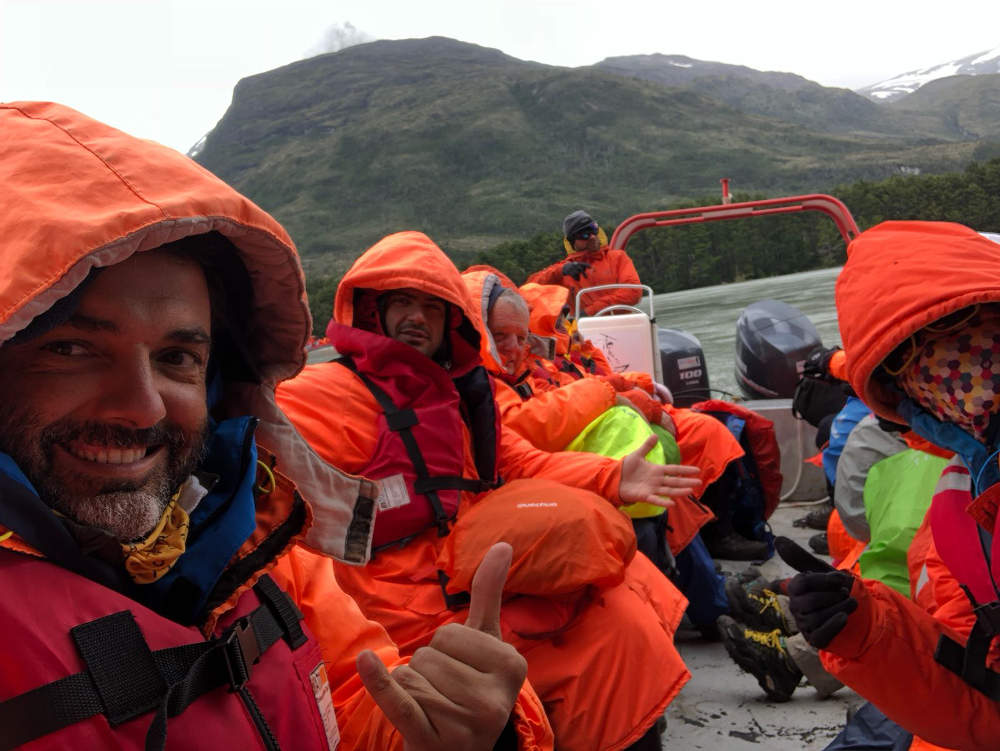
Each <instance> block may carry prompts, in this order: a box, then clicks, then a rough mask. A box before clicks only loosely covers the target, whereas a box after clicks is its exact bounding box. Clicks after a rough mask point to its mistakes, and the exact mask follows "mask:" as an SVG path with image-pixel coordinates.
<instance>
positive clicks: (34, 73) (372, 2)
mask: <svg viewBox="0 0 1000 751" xmlns="http://www.w3.org/2000/svg"><path fill="white" fill-rule="evenodd" d="M951 8H954V11H951ZM434 35H440V36H448V37H452V38H455V39H459V40H462V41H465V42H473V43H476V44H481V45H484V46H487V47H496V48H499V49H500V50H502V51H504V52H506V53H507V54H509V55H512V56H514V57H518V58H521V59H523V60H535V61H538V62H542V63H548V64H551V65H566V66H579V65H589V64H592V63H595V62H597V61H599V60H601V59H603V58H605V57H609V56H614V55H633V54H649V53H654V52H661V53H664V54H678V55H687V56H689V57H693V58H697V59H700V60H713V61H718V62H725V63H733V64H739V65H747V66H750V67H752V68H757V69H759V70H781V71H790V72H793V73H798V74H800V75H802V76H805V77H806V78H809V79H812V80H814V81H817V82H818V83H821V84H824V85H826V86H844V87H848V88H860V87H862V86H865V85H867V84H871V83H876V82H878V81H881V80H883V79H886V78H890V77H892V76H895V75H897V74H899V73H904V72H906V71H910V70H913V69H916V68H922V67H928V66H931V65H936V64H938V63H943V62H947V61H949V60H953V59H956V58H960V57H965V56H967V55H971V54H973V53H977V52H982V51H985V50H988V49H992V48H995V47H998V46H1000V0H962V1H961V2H956V3H942V2H940V0H938V1H937V2H933V3H931V2H925V0H909V1H908V2H899V1H898V0H839V1H838V0H830V1H829V2H822V0H798V1H797V2H791V1H786V0H742V1H740V2H737V1H736V0H714V2H713V1H712V0H701V1H700V2H699V0H505V1H502V2H501V1H497V2H490V0H454V1H452V0H417V1H414V0H233V1H231V0H0V101H13V100H18V99H49V100H54V101H59V102H64V103H66V104H69V105H71V106H73V107H75V108H77V109H79V110H81V111H83V112H85V113H87V114H89V115H92V116H94V117H97V118H98V119H101V120H104V121H106V122H108V123H110V124H112V125H114V126H116V127H118V128H121V129H122V130H126V131H128V132H130V133H133V134H135V135H137V136H142V137H144V138H152V139H155V140H158V141H161V142H163V143H165V144H167V145H169V146H172V147H174V148H176V149H179V150H181V151H187V150H188V148H190V147H191V146H192V145H193V144H194V143H195V142H196V141H198V139H199V138H201V136H203V135H204V134H205V133H206V132H208V131H209V130H211V128H212V127H213V126H214V125H215V123H216V122H217V121H218V120H219V118H221V117H222V115H223V113H224V112H225V111H226V107H227V106H228V105H229V102H230V99H231V97H232V90H233V87H234V86H235V85H236V82H237V81H238V80H239V79H240V78H243V77H244V76H248V75H252V74H254V73H261V72H263V71H266V70H271V69H273V68H276V67H279V66H281V65H284V64H286V63H290V62H293V61H295V60H299V59H301V58H303V57H308V56H310V55H311V54H314V53H315V52H316V51H317V50H319V49H322V48H323V46H324V45H327V46H330V45H332V46H337V45H338V44H342V43H343V41H344V40H345V39H349V40H351V41H356V40H364V39H368V40H371V39H403V38H409V37H426V36H434ZM0 137H2V134H0Z"/></svg>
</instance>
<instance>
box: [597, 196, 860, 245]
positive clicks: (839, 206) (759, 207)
mask: <svg viewBox="0 0 1000 751" xmlns="http://www.w3.org/2000/svg"><path fill="white" fill-rule="evenodd" d="M724 190H725V188H724ZM802 211H819V212H821V213H823V214H826V215H827V216H828V217H830V218H831V219H832V220H833V222H834V224H836V225H837V229H838V230H839V231H840V236H841V237H843V238H844V242H845V243H849V242H850V241H851V240H853V239H854V238H855V237H857V236H858V235H859V234H861V231H860V230H859V229H858V225H857V224H856V223H855V221H854V217H852V216H851V212H850V211H849V210H848V208H847V206H845V205H844V204H843V202H841V201H839V200H838V199H836V198H834V197H833V196H828V195H824V194H822V193H814V194H810V195H805V196H788V197H787V198H766V199H763V200H760V201H745V202H743V203H729V204H719V205H718V206H700V207H698V208H693V209H673V210H671V211H650V212H647V213H645V214H634V215H632V216H630V217H629V218H628V219H626V220H625V221H624V222H622V223H621V224H619V225H618V228H617V229H616V230H615V233H614V234H613V235H612V236H611V242H610V245H611V247H612V248H620V249H622V250H624V249H625V246H626V245H628V241H629V239H631V237H632V235H634V234H635V233H636V232H638V231H640V230H644V229H650V228H651V227H671V226H677V225H681V224H700V223H702V222H714V221H717V220H720V219H743V218H746V217H756V216H773V215H775V214H794V213H798V212H802Z"/></svg>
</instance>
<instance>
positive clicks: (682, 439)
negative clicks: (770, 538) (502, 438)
mask: <svg viewBox="0 0 1000 751" xmlns="http://www.w3.org/2000/svg"><path fill="white" fill-rule="evenodd" d="M520 292H521V294H522V296H523V297H524V298H525V300H526V301H527V302H528V304H529V306H530V309H531V315H530V319H529V326H530V329H531V333H532V335H533V337H534V338H535V339H537V340H540V341H541V342H542V343H543V344H547V345H548V347H549V348H550V349H551V351H552V352H553V353H554V359H549V358H548V357H545V356H543V355H542V354H539V352H538V351H535V350H532V351H531V352H530V353H529V355H528V357H527V363H528V364H527V367H526V368H525V369H526V370H527V371H528V372H529V373H530V375H531V384H532V387H533V388H536V389H537V390H538V391H542V390H544V389H545V388H547V387H548V388H557V387H558V386H561V385H565V384H567V383H573V382H575V381H578V380H581V379H582V380H592V379H593V378H597V379H603V380H605V381H607V382H608V383H610V384H612V385H613V386H614V387H615V389H616V390H617V391H619V392H621V393H622V394H623V396H625V397H626V398H627V399H629V401H631V402H632V404H633V405H634V406H635V407H636V408H637V409H639V411H640V412H642V413H643V415H644V416H645V417H646V419H647V420H648V421H650V422H655V423H660V424H662V422H663V418H662V417H661V416H660V415H664V416H666V417H668V418H669V419H670V426H671V427H670V432H672V433H673V435H674V437H675V438H676V439H677V446H678V448H679V449H680V451H681V462H682V463H683V464H690V465H694V466H696V467H698V469H700V470H701V479H702V482H703V483H704V484H703V485H702V487H701V488H700V489H699V490H698V491H696V492H695V493H694V495H695V496H696V497H697V498H699V500H701V499H703V498H705V497H706V496H707V500H704V501H703V502H704V503H706V504H707V505H708V506H709V507H710V508H711V509H712V511H713V512H714V513H715V515H716V517H718V520H717V521H715V522H713V523H711V524H710V525H709V526H708V527H706V531H707V532H708V533H709V534H707V535H704V537H705V542H706V543H707V544H708V549H709V552H711V554H712V555H713V556H714V557H716V558H725V559H729V560H759V559H762V558H766V557H767V555H768V549H767V544H766V543H762V542H758V541H756V540H748V539H745V538H744V537H743V536H741V535H739V534H738V533H737V532H736V531H735V530H734V529H733V526H732V523H731V509H730V511H729V513H727V509H728V508H729V506H728V505H727V503H726V502H725V500H726V498H727V497H728V495H729V494H728V493H727V489H728V488H729V487H730V483H731V481H732V475H733V473H735V472H736V470H737V467H736V465H735V464H733V461H734V460H736V459H739V458H740V457H741V456H743V453H744V452H743V448H742V447H741V446H740V444H739V442H738V441H737V440H736V439H735V438H734V437H733V435H732V433H730V432H729V430H728V429H727V428H726V426H725V425H724V424H723V423H722V422H720V421H719V420H716V419H715V418H714V417H712V416H711V415H706V414H704V413H702V412H698V411H696V410H693V409H685V408H682V407H676V406H674V405H673V404H672V403H671V402H670V392H669V391H668V390H667V389H666V387H665V386H662V385H660V384H656V383H654V382H653V379H652V378H650V377H649V375H648V374H645V373H628V372H626V373H614V372H613V371H612V370H611V368H610V366H608V364H607V361H606V360H605V359H604V357H603V356H602V355H601V354H600V350H599V349H598V348H597V347H595V346H594V345H593V344H592V343H591V342H590V341H589V340H586V339H582V338H581V337H580V335H579V333H578V332H575V331H574V332H573V333H572V334H570V333H569V332H568V331H567V329H568V328H569V324H568V323H567V318H566V315H567V313H568V307H567V305H566V294H567V293H566V291H565V289H564V288H562V287H559V286H556V285H551V284H549V285H543V284H524V285H522V286H521V288H520ZM537 349H542V347H538V348H537ZM546 384H547V386H546ZM654 395H655V398H654ZM716 483H718V484H716ZM713 485H714V487H713ZM689 541H690V539H688V540H685V542H684V545H686V544H687V542H689ZM671 547H675V546H674V545H671ZM681 547H683V545H681ZM675 552H676V550H675Z"/></svg>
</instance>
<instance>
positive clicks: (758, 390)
mask: <svg viewBox="0 0 1000 751" xmlns="http://www.w3.org/2000/svg"><path fill="white" fill-rule="evenodd" d="M822 346H823V343H822V342H821V341H820V338H819V332H817V331H816V327H815V326H813V324H812V321H810V320H809V319H808V318H807V317H806V314H805V313H803V312H802V311H801V310H799V309H798V308H796V307H795V306H793V305H789V304H788V303H784V302H781V301H779V300H761V301H760V302H755V303H751V304H750V305H747V306H746V307H745V308H744V309H743V312H742V313H741V314H740V319H739V320H738V321H737V322H736V380H737V381H738V382H739V384H740V390H741V391H743V393H744V394H745V395H746V397H747V398H749V399H790V398H792V396H794V394H795V386H796V385H797V384H798V382H799V378H800V377H801V376H802V368H803V365H804V363H805V360H806V358H807V357H809V354H810V353H811V352H812V351H813V350H814V349H816V348H817V347H822Z"/></svg>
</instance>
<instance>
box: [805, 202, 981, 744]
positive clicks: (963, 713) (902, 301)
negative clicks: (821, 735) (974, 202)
mask: <svg viewBox="0 0 1000 751" xmlns="http://www.w3.org/2000/svg"><path fill="white" fill-rule="evenodd" d="M998 259H1000V246H998V245H997V243H995V242H992V241H990V240H989V239H987V238H984V237H983V236H981V235H979V234H978V233H976V232H973V231H972V230H970V229H968V228H966V227H963V226H961V225H957V224H950V223H944V222H916V221H905V222H903V221H901V222H885V223H883V224H880V225H878V226H876V227H874V228H872V229H870V230H868V231H866V232H864V233H862V234H861V235H860V236H859V237H858V238H857V239H855V240H854V241H853V242H852V243H851V245H850V247H849V248H848V258H847V263H846V264H845V266H844V269H843V271H841V273H840V276H839V278H838V280H837V289H836V297H837V313H838V319H839V322H840V331H841V339H842V341H843V343H844V349H845V351H846V353H847V376H848V380H849V382H850V384H851V386H852V387H853V388H854V391H855V392H856V393H857V394H858V395H859V396H860V397H861V398H862V399H863V400H864V402H865V403H866V404H867V405H868V406H869V407H871V409H872V410H873V411H874V412H876V413H877V414H879V415H881V416H883V417H885V418H886V419H889V420H892V421H893V422H904V420H903V418H902V417H901V416H900V415H899V414H898V413H897V412H896V405H897V404H898V398H899V397H898V396H896V395H895V394H894V392H893V391H892V389H891V388H888V387H886V386H885V385H884V382H883V381H882V380H880V378H879V376H878V369H879V366H880V364H881V363H882V361H883V360H884V359H885V358H886V356H887V355H889V354H890V353H891V352H892V351H893V350H894V349H895V348H896V347H897V346H898V345H899V344H900V343H902V342H903V341H904V340H906V338H907V337H909V336H910V335H911V334H913V333H915V332H917V331H919V330H920V329H922V328H924V327H925V326H926V325H927V324H929V323H932V322H933V321H936V320H938V319H939V318H941V317H943V316H946V315H948V314H950V313H954V312H956V311H958V310H961V309H962V308H965V307H967V306H969V305H973V304H975V303H983V302H994V303H996V302H1000V260H998ZM888 274H891V277H892V283H891V284H887V283H886V279H887V275H888ZM945 472H946V473H947V472H948V468H946V470H945ZM945 477H946V475H942V481H943V480H944V478H945ZM939 487H940V485H939ZM970 510H975V509H973V508H972V507H970ZM927 560H928V561H931V558H930V557H928V559H927ZM941 568H942V567H938V571H939V573H943V572H942V571H941ZM936 586H937V587H939V589H938V591H937V593H936V597H935V600H936V601H937V602H938V603H939V604H943V603H950V604H951V605H950V608H949V615H948V618H947V621H942V620H938V619H935V618H934V617H932V616H931V615H930V614H928V613H927V612H926V611H925V610H923V609H921V608H920V607H919V606H918V605H917V604H916V603H914V602H912V601H910V600H908V599H906V598H904V597H902V596H901V595H899V594H898V593H897V592H895V591H893V590H892V589H890V588H889V587H886V586H884V585H882V584H880V583H878V582H872V581H863V580H860V579H859V580H856V581H855V583H854V588H853V590H852V592H851V594H852V596H854V597H855V598H856V599H857V600H858V603H859V607H858V609H857V610H856V611H855V612H854V613H853V614H852V615H851V616H850V617H849V619H848V622H847V625H846V626H845V628H844V629H843V631H841V633H840V634H838V635H837V636H836V637H835V638H834V639H833V641H832V642H831V643H830V644H829V646H828V648H827V649H826V650H823V651H822V652H821V657H822V660H823V664H824V665H825V666H826V667H827V669H828V670H830V671H831V672H832V673H834V675H836V676H837V677H838V678H840V680H842V681H843V682H844V683H846V684H847V685H849V686H851V687H852V688H854V689H855V690H856V691H858V693H860V694H861V695H862V696H865V697H866V698H868V699H869V700H871V701H872V702H873V703H875V704H876V705H877V706H878V707H879V709H881V710H882V711H883V712H885V714H887V715H888V716H889V717H890V718H891V719H893V720H895V721H896V722H898V723H899V724H900V725H902V726H903V727H905V728H907V729H908V730H911V731H912V732H914V733H916V734H918V735H919V736H920V737H921V738H924V739H926V740H928V741H930V742H933V743H939V744H941V745H943V746H945V747H947V748H960V749H963V750H966V749H968V750H974V751H986V749H994V748H996V747H997V742H998V741H997V739H998V738H1000V705H998V704H997V702H995V701H993V700H992V699H989V698H988V697H987V696H985V695H984V694H982V693H980V692H979V691H977V690H976V689H974V688H972V687H971V686H969V685H968V684H967V683H965V682H964V681H963V680H962V679H961V678H960V677H959V676H957V675H955V674H954V673H952V672H951V671H949V670H948V669H946V668H944V667H943V666H941V665H940V664H938V663H937V662H936V661H935V660H934V652H935V649H936V646H937V642H938V638H939V636H940V635H941V634H942V633H946V632H947V633H949V635H951V636H952V638H955V639H957V640H959V641H964V638H963V636H962V634H961V633H959V631H958V630H956V628H960V627H959V624H960V623H962V622H963V621H964V620H965V618H963V616H961V615H960V611H962V609H963V603H964V601H965V598H964V595H961V594H960V590H957V582H955V581H954V579H952V581H951V582H947V581H945V577H941V578H940V580H939V582H938V584H937V585H936ZM921 600H923V598H921ZM956 608H957V610H956ZM964 608H967V609H971V606H969V605H968V604H967V603H965V604H964ZM994 654H995V653H994ZM997 667H998V665H997V664H996V662H995V661H994V662H993V668H994V669H996V668H997ZM887 676H891V678H887Z"/></svg>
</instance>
